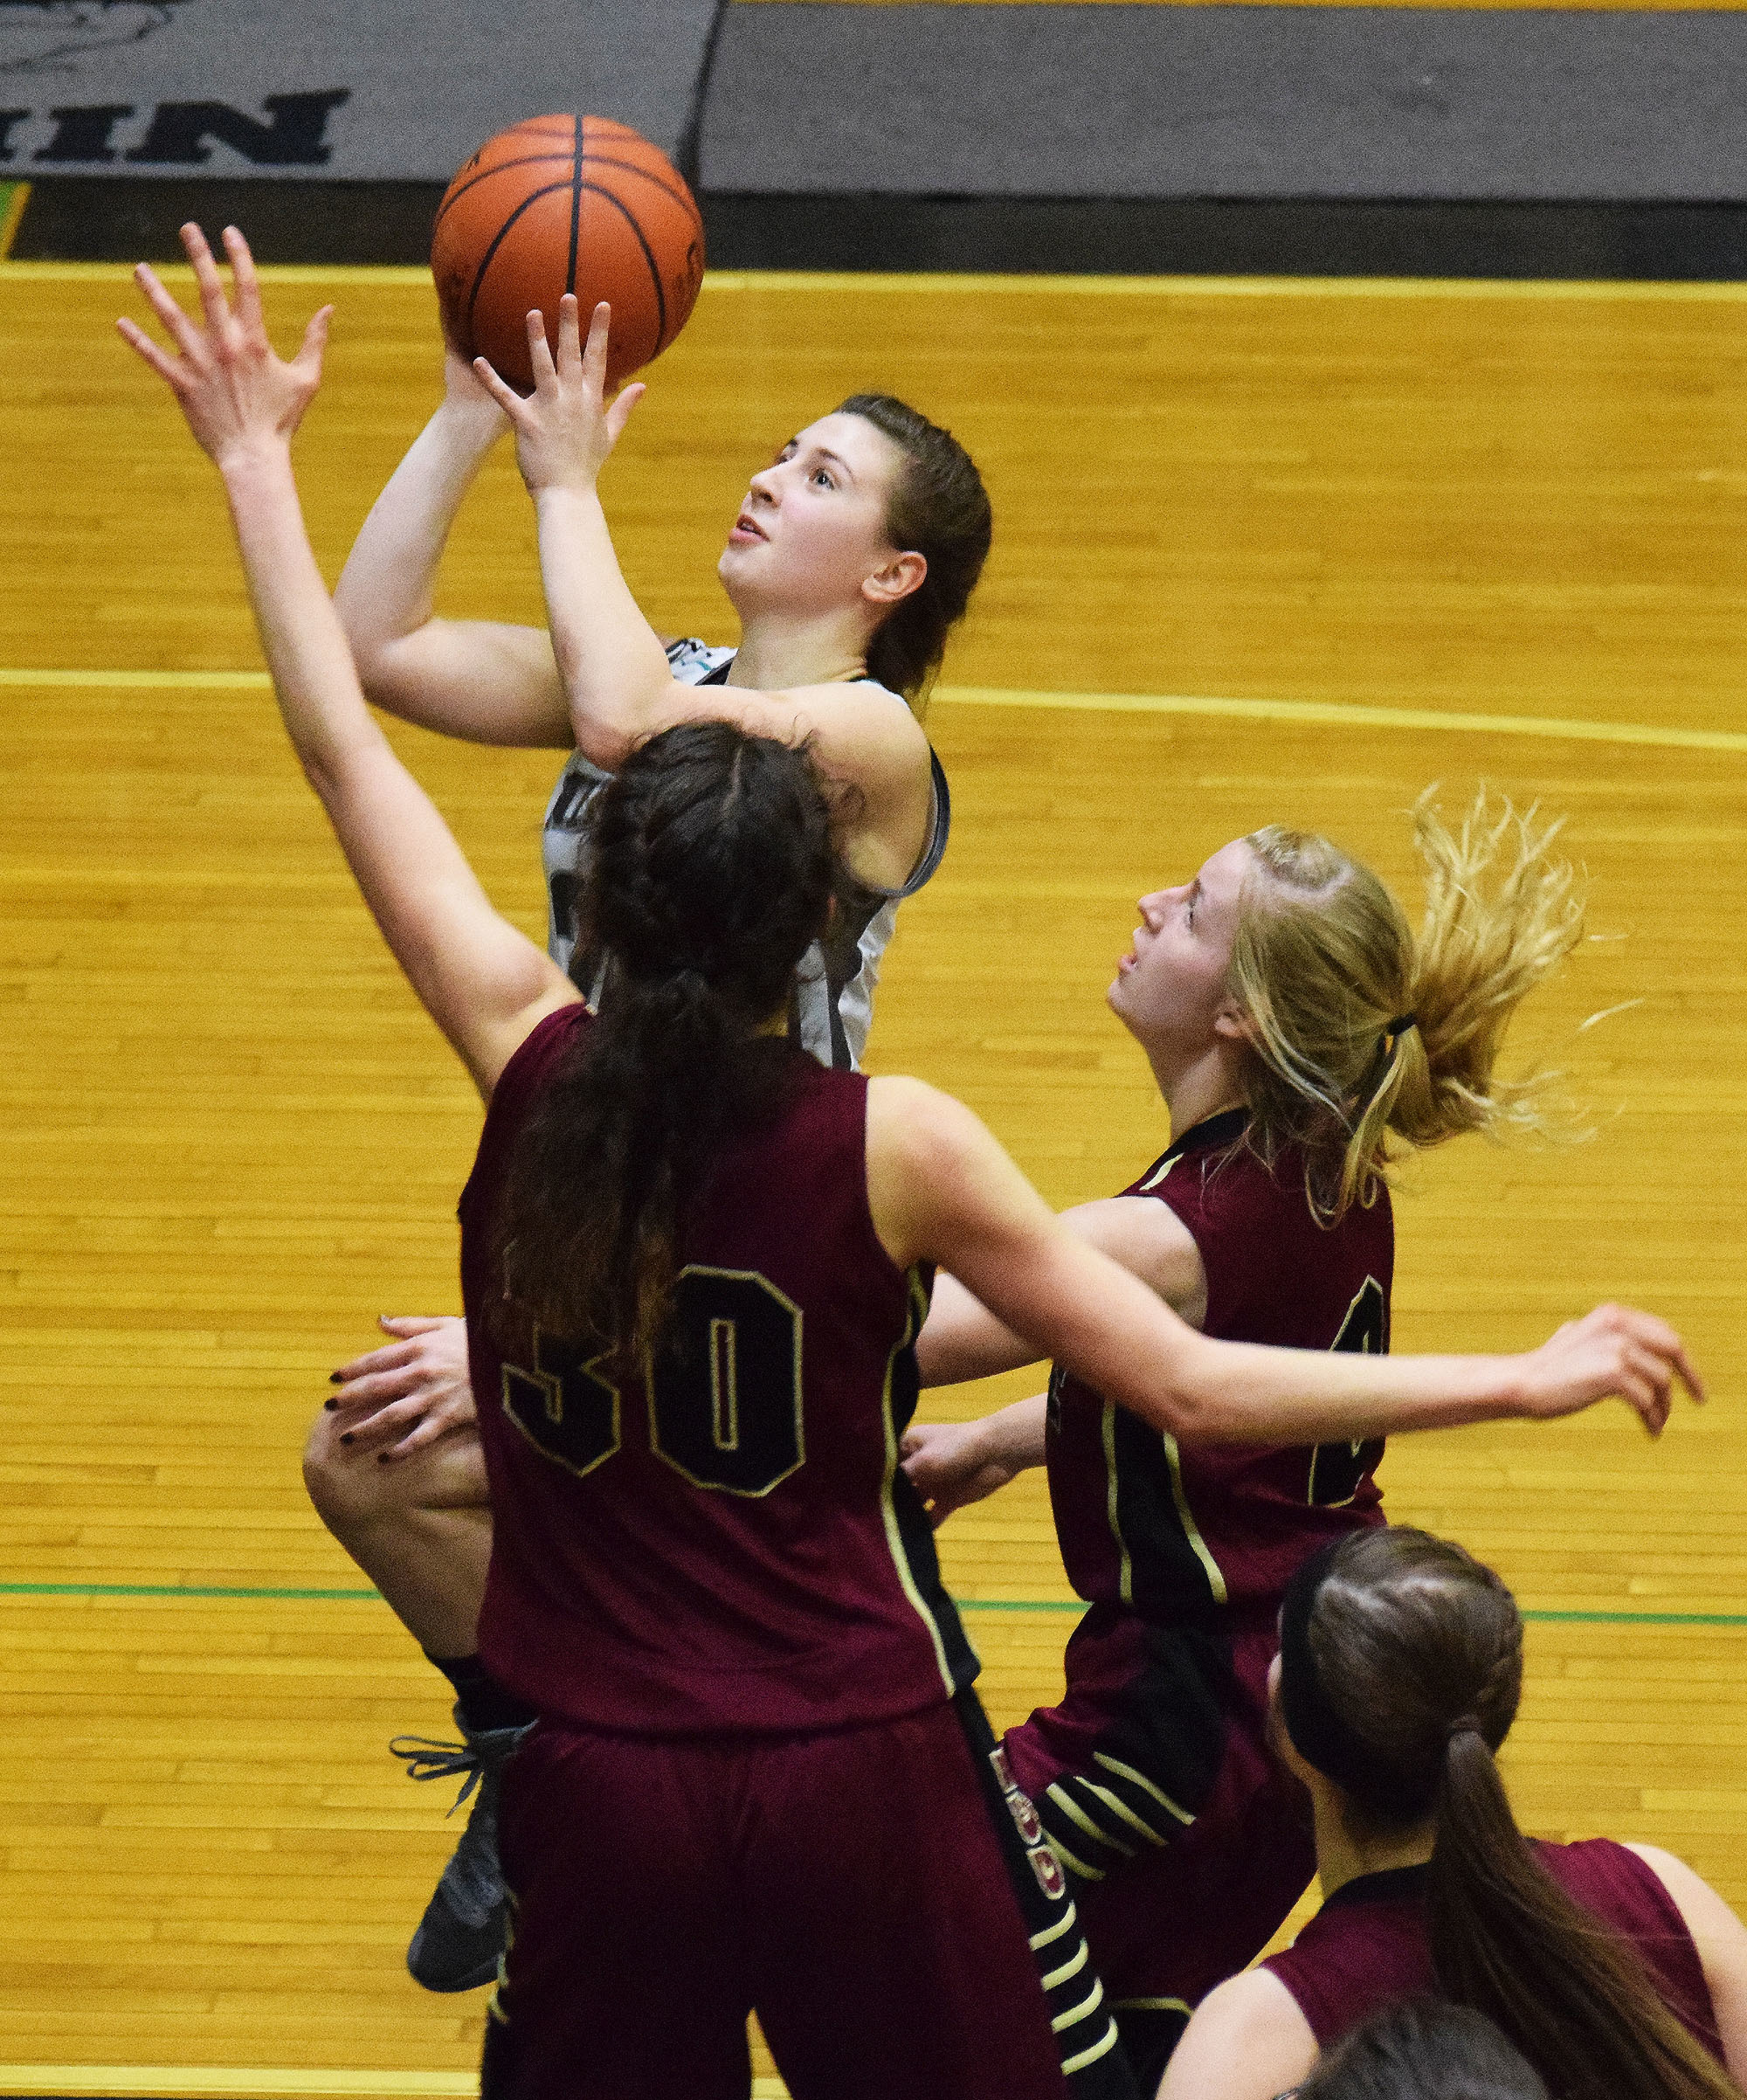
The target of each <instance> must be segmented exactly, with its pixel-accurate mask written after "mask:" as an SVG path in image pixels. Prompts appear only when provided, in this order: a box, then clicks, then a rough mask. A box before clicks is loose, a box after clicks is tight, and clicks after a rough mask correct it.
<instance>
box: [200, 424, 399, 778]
mask: <svg viewBox="0 0 1747 2100" xmlns="http://www.w3.org/2000/svg"><path fill="white" fill-rule="evenodd" d="M223 471H224V493H225V494H226V496H227V498H228V499H229V501H230V506H231V522H232V524H233V526H234V527H235V529H236V535H237V545H238V551H239V552H240V553H241V555H242V557H243V572H244V575H245V577H246V579H247V582H248V587H249V598H250V602H251V603H252V605H253V608H254V614H255V625H256V627H257V629H258V630H259V634H260V638H261V646H262V648H263V650H264V651H265V652H266V659H267V667H268V669H269V670H270V671H271V672H272V674H273V688H274V691H275V693H276V694H277V696H278V699H279V706H280V715H281V716H282V717H283V719H284V722H285V726H286V729H287V734H288V735H289V736H290V737H291V741H292V744H293V748H294V750H296V752H297V756H298V757H299V759H300V761H301V763H302V765H303V770H304V771H305V772H306V773H307V775H308V777H309V780H310V784H311V785H312V786H313V787H314V789H315V791H316V792H317V793H318V794H319V795H321V798H322V799H323V801H324V802H325V801H328V800H330V799H331V798H332V796H333V794H334V793H335V791H336V790H337V788H338V787H339V785H340V784H341V783H342V781H343V779H344V777H345V776H346V774H347V772H348V770H349V767H350V766H351V765H352V763H354V762H355V761H356V758H357V757H358V756H360V755H361V754H363V753H366V752H369V751H372V750H376V749H379V748H380V747H381V745H382V743H383V736H382V731H381V730H380V729H378V728H377V726H376V722H374V721H373V720H372V718H371V715H370V712H369V708H367V707H366V706H365V704H364V697H363V691H362V690H361V688H360V687H359V683H358V677H357V673H356V668H355V667H354V665H353V661H352V655H351V651H350V649H349V647H348V646H347V642H346V637H345V634H344V632H343V631H342V628H341V625H340V621H339V618H338V615H337V614H336V613H335V610H334V604H333V600H332V599H331V598H329V597H328V587H327V585H326V584H325V583H324V582H323V581H322V578H321V570H320V569H319V568H318V567H317V566H316V562H315V556H314V550H313V549H312V548H311V547H310V544H309V535H308V533H307V530H306V529H305V527H304V522H303V508H302V505H301V503H300V501H299V498H298V493H297V481H296V478H295V476H294V475H293V472H292V465H291V451H290V447H289V446H288V445H287V443H285V442H284V441H283V440H273V441H272V442H264V443H262V444H261V445H259V446H253V447H252V448H251V449H250V450H249V451H247V452H238V454H236V455H235V456H233V457H231V459H227V461H226V462H225V465H224V470H223Z"/></svg>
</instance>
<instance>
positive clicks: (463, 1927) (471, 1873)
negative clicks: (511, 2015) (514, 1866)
mask: <svg viewBox="0 0 1747 2100" xmlns="http://www.w3.org/2000/svg"><path fill="white" fill-rule="evenodd" d="M455 1725H456V1727H457V1728H459V1730H460V1731H461V1740H460V1742H459V1743H432V1742H430V1741H428V1740H427V1739H426V1738H425V1737H423V1736H397V1737H395V1738H394V1740H393V1741H392V1742H391V1743H390V1744H389V1748H390V1750H391V1751H393V1752H394V1754H395V1756H396V1757H397V1758H404V1759H405V1761H406V1776H407V1777H408V1779H459V1781H460V1782H461V1791H460V1792H459V1793H458V1794H457V1795H456V1796H455V1802H454V1807H452V1808H451V1809H450V1811H449V1813H450V1814H451V1815H453V1814H454V1813H455V1809H456V1808H459V1806H461V1804H462V1802H463V1801H465V1800H466V1799H467V1797H468V1795H469V1794H472V1795H473V1809H472V1812H471V1813H470V1814H469V1815H468V1817H467V1827H466V1829H465V1830H464V1831H463V1832H462V1833H461V1841H460V1843H459V1845H457V1846H456V1848H455V1850H454V1854H453V1855H452V1858H451V1859H450V1862H449V1864H448V1865H447V1866H446V1867H445V1868H444V1869H443V1875H442V1878H441V1880H439V1881H438V1883H437V1889H436V1893H435V1894H434V1895H433V1896H432V1898H431V1901H430V1902H429V1903H427V1904H426V1905H425V1915H424V1917H422V1918H420V1919H419V1921H418V1931H416V1932H415V1933H414V1934H413V1936H412V1941H411V1945H410V1946H409V1947H408V1948H407V1950H406V1965H407V1967H408V1968H409V1969H410V1970H411V1972H412V1978H413V1980H414V1982H415V1983H421V1984H423V1985H424V1986H425V1989H426V1990H427V1991H476V1990H478V1989H479V1988H480V1986H481V1985H483V1984H488V1983H494V1982H495V1981H496V1979H497V1965H498V1961H499V1959H500V1958H501V1955H502V1953H503V1950H504V1945H505V1942H506V1938H507V1934H508V1921H509V1893H508V1890H507V1889H505V1887H504V1885H503V1875H502V1872H501V1869H500V1868H499V1866H498V1861H497V1797H498V1787H499V1783H500V1781H501V1779H502V1776H503V1768H504V1765H505V1764H506V1763H507V1762H508V1758H509V1757H510V1754H511V1752H512V1751H514V1748H515V1746H516V1744H518V1743H519V1742H521V1738H522V1737H524V1736H525V1735H526V1734H527V1733H528V1729H529V1728H530V1727H532V1725H533V1724H532V1723H531V1722H528V1723H525V1724H523V1725H522V1726H521V1727H520V1728H487V1729H480V1730H478V1731H477V1732H475V1731H474V1730H472V1729H470V1728H469V1727H468V1726H467V1724H466V1722H465V1721H463V1720H462V1718H461V1710H460V1708H459V1706H458V1707H457V1708H456V1709H455Z"/></svg>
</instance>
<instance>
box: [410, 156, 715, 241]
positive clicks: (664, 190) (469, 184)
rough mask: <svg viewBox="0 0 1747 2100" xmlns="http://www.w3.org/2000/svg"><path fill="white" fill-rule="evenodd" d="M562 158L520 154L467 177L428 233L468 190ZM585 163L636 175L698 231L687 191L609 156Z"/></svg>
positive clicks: (451, 192) (591, 158)
mask: <svg viewBox="0 0 1747 2100" xmlns="http://www.w3.org/2000/svg"><path fill="white" fill-rule="evenodd" d="M566 157H567V156H566V155H563V154H562V153H524V154H522V155H520V156H519V157H518V158H516V159H515V160H513V161H500V162H498V163H497V165H496V166H495V167H494V168H482V169H480V172H479V173H478V174H477V175H475V176H469V177H468V179H467V180H466V182H465V183H462V184H461V186H460V188H459V189H456V188H454V187H453V186H451V187H450V189H449V190H446V191H445V193H444V197H443V202H442V203H441V204H439V205H438V207H437V217H436V218H435V219H434V220H433V221H432V232H433V233H434V232H435V231H436V230H437V228H438V226H440V225H442V224H443V221H444V219H445V218H446V217H447V216H448V212H449V210H450V207H451V206H452V205H454V204H459V202H460V201H461V199H462V198H463V197H466V194H467V192H468V191H469V190H476V189H477V188H478V187H479V185H480V183H488V182H490V180H491V178H492V177H493V176H494V175H507V174H508V172H509V170H510V169H512V168H533V167H537V166H538V165H539V163H540V162H542V161H551V162H556V163H562V162H563V161H564V159H565V158H566ZM587 160H588V163H589V165H590V167H595V168H617V169H619V171H620V172H621V173H622V174H625V175H640V176H642V177H643V179H644V181H645V182H646V183H654V185H655V187H656V188H657V189H658V190H659V191H660V192H661V194H662V196H663V197H669V198H671V199H672V200H673V203H674V204H679V205H681V206H682V207H683V208H684V209H685V210H686V211H687V212H688V213H689V214H690V215H691V217H692V218H694V219H695V220H697V222H698V225H700V227H701V225H703V218H702V214H701V212H700V211H699V210H698V205H697V199H696V198H695V197H693V196H692V195H691V194H690V192H689V191H686V190H675V189H674V188H673V186H672V184H671V183H666V182H664V181H663V180H662V178H661V177H660V176H659V175H657V174H656V172H655V170H654V169H653V168H644V167H639V164H638V163H637V162H635V161H620V160H615V159H614V158H613V156H612V155H611V154H606V153H591V154H590V155H587Z"/></svg>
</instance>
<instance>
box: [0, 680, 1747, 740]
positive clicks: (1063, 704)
mask: <svg viewBox="0 0 1747 2100" xmlns="http://www.w3.org/2000/svg"><path fill="white" fill-rule="evenodd" d="M272 684H273V680H272V679H271V677H269V675H268V674H267V673H266V672H265V671H83V670H80V671H71V670H69V671H62V670H52V669H41V670H27V669H21V668H12V669H7V668H0V687H8V686H13V687H31V686H35V687H66V686H76V687H99V688H100V687H112V688H121V689H138V688H141V687H147V688H151V689H154V690H158V691H175V690H176V689H177V688H183V689H186V690H189V691H194V692H200V691H215V692H225V691H240V690H247V691H251V692H262V691H265V690H266V689H267V688H268V687H271V686H272ZM934 698H935V700H936V701H937V702H938V703H939V704H940V705H942V706H943V707H949V708H950V707H969V708H1068V709H1071V710H1072V709H1078V710H1081V711H1084V712H1101V713H1105V714H1113V715H1216V716H1217V715H1225V716H1227V717H1230V718H1233V719H1235V720H1238V721H1242V722H1306V723H1309V724H1312V725H1314V726H1318V727H1321V728H1324V729H1438V730H1442V731H1447V730H1452V729H1454V730H1460V731H1465V732H1466V733H1467V734H1468V735H1469V736H1539V737H1545V738H1551V739H1554V740H1558V739H1561V738H1563V739H1564V740H1565V741H1567V742H1571V743H1627V744H1648V745H1652V746H1656V747H1660V748H1661V749H1662V750H1676V751H1747V731H1744V730H1740V729H1678V728H1674V727H1673V726H1671V725H1665V724H1662V723H1659V722H1586V721H1583V720H1580V719H1578V717H1576V716H1571V715H1480V714H1474V715H1467V714H1459V713H1457V712H1455V711H1454V709H1449V708H1371V707H1364V706H1362V705H1360V704H1358V703H1357V702H1350V701H1338V700H1226V699H1221V698H1220V697H1219V696H1218V695H1216V694H1198V693H1050V692H1030V691H1025V690H1023V689H1021V688H1019V687H1012V686H936V688H935V692H934Z"/></svg>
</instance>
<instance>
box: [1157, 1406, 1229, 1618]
mask: <svg viewBox="0 0 1747 2100" xmlns="http://www.w3.org/2000/svg"><path fill="white" fill-rule="evenodd" d="M1164 1455H1165V1459H1166V1461H1167V1462H1168V1463H1169V1465H1170V1498H1171V1500H1172V1501H1173V1502H1175V1503H1176V1504H1177V1522H1178V1523H1180V1524H1181V1525H1182V1526H1183V1536H1184V1537H1185V1538H1186V1539H1187V1540H1188V1541H1189V1544H1190V1545H1191V1547H1192V1548H1193V1549H1194V1553H1195V1558H1196V1559H1197V1560H1198V1561H1199V1562H1200V1563H1201V1565H1202V1566H1203V1567H1204V1568H1205V1570H1206V1572H1207V1585H1208V1587H1209V1588H1210V1589H1211V1590H1212V1592H1213V1601H1214V1603H1215V1604H1225V1603H1226V1602H1227V1601H1228V1599H1227V1598H1226V1578H1225V1577H1224V1576H1223V1575H1222V1574H1220V1572H1219V1562H1218V1561H1217V1560H1215V1559H1214V1558H1213V1556H1212V1554H1211V1553H1210V1552H1209V1551H1207V1542H1206V1540H1205V1538H1203V1537H1202V1536H1201V1529H1200V1526H1199V1525H1198V1523H1196V1522H1195V1519H1194V1518H1193V1517H1192V1516H1191V1515H1190V1514H1189V1497H1188V1496H1186V1495H1185V1494H1184V1491H1183V1460H1182V1456H1181V1454H1180V1453H1179V1452H1178V1450H1177V1439H1176V1438H1175V1437H1174V1436H1172V1435H1171V1434H1170V1431H1169V1430H1166V1431H1165V1432H1164Z"/></svg>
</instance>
